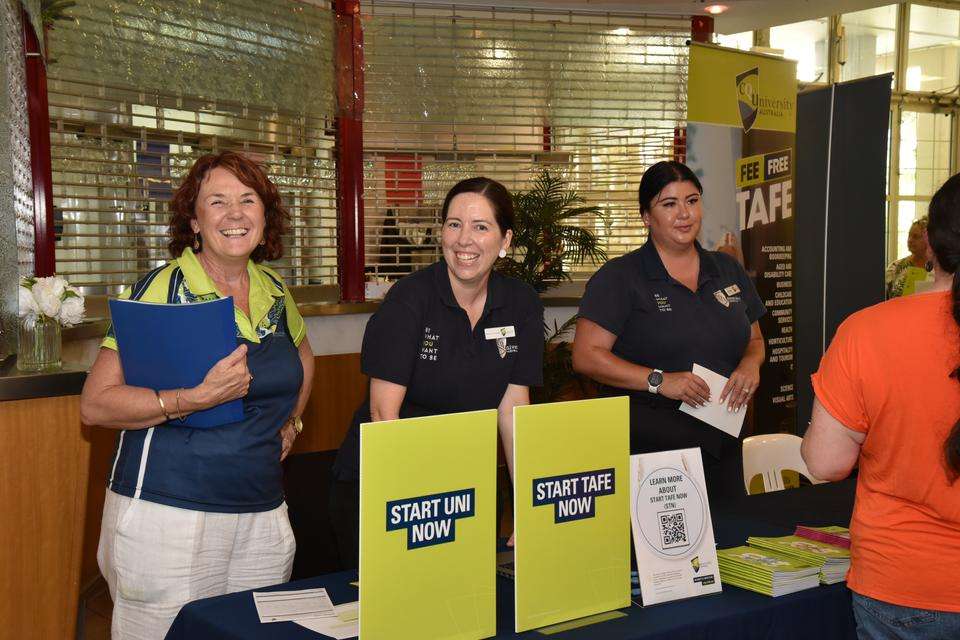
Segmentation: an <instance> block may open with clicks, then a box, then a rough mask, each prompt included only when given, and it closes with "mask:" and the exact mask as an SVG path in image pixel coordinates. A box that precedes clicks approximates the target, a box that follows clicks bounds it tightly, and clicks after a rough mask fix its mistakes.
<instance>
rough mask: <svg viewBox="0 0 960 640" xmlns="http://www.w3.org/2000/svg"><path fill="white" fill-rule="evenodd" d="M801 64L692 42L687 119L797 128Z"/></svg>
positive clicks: (748, 126) (749, 126)
mask: <svg viewBox="0 0 960 640" xmlns="http://www.w3.org/2000/svg"><path fill="white" fill-rule="evenodd" d="M796 65H797V63H796V62H794V61H792V60H784V59H781V58H777V57H774V56H769V55H764V54H750V53H749V52H744V51H739V50H731V49H723V48H721V47H715V46H710V45H704V44H699V43H692V44H691V45H690V67H689V69H690V75H689V78H688V80H687V120H688V121H689V122H711V123H715V124H724V125H729V126H731V127H737V128H740V129H743V131H750V130H752V129H763V130H766V131H786V132H794V131H796V130H797V81H796V77H797V75H796Z"/></svg>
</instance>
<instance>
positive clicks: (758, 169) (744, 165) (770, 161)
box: [737, 149, 793, 189]
mask: <svg viewBox="0 0 960 640" xmlns="http://www.w3.org/2000/svg"><path fill="white" fill-rule="evenodd" d="M792 174H793V150H792V149H783V150H782V151H771V152H770V153H763V154H760V155H756V156H748V157H746V158H740V159H739V160H737V188H739V189H743V188H744V187H752V186H754V185H758V184H761V183H763V182H771V181H773V180H777V179H779V178H789V177H791V175H792Z"/></svg>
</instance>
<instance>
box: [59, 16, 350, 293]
mask: <svg viewBox="0 0 960 640" xmlns="http://www.w3.org/2000/svg"><path fill="white" fill-rule="evenodd" d="M69 13H70V14H71V15H72V16H73V17H75V21H73V22H70V23H57V26H56V29H55V30H53V31H51V32H50V35H49V50H50V51H49V55H50V56H51V57H52V60H51V61H50V63H49V66H48V74H49V102H50V118H51V122H50V126H51V154H52V162H53V183H54V205H55V209H56V211H55V215H56V218H57V236H56V237H57V240H56V257H57V271H58V273H60V274H62V275H65V276H67V277H68V278H69V279H70V281H71V282H73V283H75V284H77V285H82V286H83V287H84V288H85V289H86V291H87V292H90V293H115V292H117V291H118V290H120V289H121V288H122V287H123V286H125V285H129V284H130V283H132V282H134V281H135V280H136V278H137V277H138V275H142V274H143V273H145V272H146V271H148V270H149V269H152V268H153V267H155V266H158V265H160V264H163V263H164V261H166V260H167V259H168V254H167V250H166V242H167V235H166V229H167V224H168V222H169V219H170V215H171V211H170V209H169V200H170V197H171V195H172V193H173V190H174V189H175V188H176V186H177V184H178V180H179V179H180V178H181V177H182V176H183V175H184V174H185V173H186V171H187V170H188V169H189V167H190V166H191V165H192V163H193V161H194V160H195V159H196V158H197V157H198V156H200V155H202V154H204V153H209V152H216V151H220V150H225V149H233V150H238V151H242V152H245V153H247V154H248V155H250V156H251V157H253V158H255V159H257V160H258V161H260V162H261V163H262V164H263V165H264V167H265V168H266V169H267V171H268V173H269V175H270V176H271V179H272V180H273V181H274V182H275V183H276V184H277V186H278V188H279V189H280V191H281V193H282V195H283V200H284V203H285V204H286V205H287V207H288V209H289V211H290V213H291V216H292V224H291V229H290V233H289V235H288V236H287V237H286V238H285V249H286V252H285V256H284V258H282V259H281V260H279V261H277V262H276V263H275V264H274V265H273V266H274V267H276V268H277V269H278V270H279V271H280V272H281V274H282V275H283V276H284V278H286V279H287V282H288V284H331V283H334V282H335V281H336V261H337V260H336V198H335V183H334V173H335V167H334V158H333V146H334V145H333V133H334V132H333V118H332V115H333V113H334V107H333V100H334V92H333V16H332V14H331V11H330V10H329V8H326V7H319V6H316V5H311V4H304V3H300V2H295V1H293V0H221V1H219V2H189V3H188V2H165V1H163V0H88V1H86V2H82V3H78V4H77V6H75V7H73V8H71V9H70V12H69Z"/></svg>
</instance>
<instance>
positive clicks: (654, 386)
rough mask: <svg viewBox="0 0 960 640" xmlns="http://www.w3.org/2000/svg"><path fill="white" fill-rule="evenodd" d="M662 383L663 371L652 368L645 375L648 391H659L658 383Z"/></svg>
mask: <svg viewBox="0 0 960 640" xmlns="http://www.w3.org/2000/svg"><path fill="white" fill-rule="evenodd" d="M662 384H663V371H661V370H660V369H654V370H653V371H651V372H650V375H648V376H647V391H649V392H650V393H660V385H662Z"/></svg>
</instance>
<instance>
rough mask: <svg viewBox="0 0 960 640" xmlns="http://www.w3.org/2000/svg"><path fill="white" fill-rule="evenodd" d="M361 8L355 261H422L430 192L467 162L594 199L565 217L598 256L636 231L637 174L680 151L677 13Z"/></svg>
mask: <svg viewBox="0 0 960 640" xmlns="http://www.w3.org/2000/svg"><path fill="white" fill-rule="evenodd" d="M363 8H364V10H365V12H366V13H365V16H364V18H365V19H364V42H365V58H366V73H365V89H366V105H365V113H364V160H365V176H364V180H365V184H364V186H365V192H364V197H365V220H366V234H367V235H366V260H367V271H368V275H373V276H376V277H384V278H388V279H389V278H393V277H396V276H399V275H402V274H404V273H408V272H410V271H411V270H413V269H416V268H418V267H420V266H422V265H423V264H425V263H428V262H431V261H433V260H435V259H436V257H437V255H438V247H437V239H438V233H439V220H438V213H439V207H440V204H441V203H442V199H443V196H444V195H445V193H446V191H447V190H448V189H449V188H450V187H451V186H452V185H453V184H454V183H455V182H456V181H457V180H459V179H462V178H464V177H469V176H474V175H486V176H489V177H491V178H495V179H498V180H500V181H502V182H503V183H504V184H506V185H507V187H508V188H510V189H511V190H513V191H517V190H524V189H527V188H529V186H530V185H531V183H532V182H533V180H534V178H535V177H536V175H537V174H538V172H540V171H543V170H549V171H551V172H553V173H554V174H557V175H561V176H562V177H563V178H565V180H566V181H567V183H568V186H569V188H571V189H574V190H576V191H577V192H579V193H580V195H581V196H582V197H583V198H584V199H585V200H586V202H587V203H588V204H590V205H596V206H598V207H600V209H601V210H602V211H603V212H604V214H605V215H604V216H602V217H601V216H594V217H589V218H584V219H580V220H579V221H578V224H580V225H583V226H586V227H589V228H590V229H592V230H593V231H594V232H595V233H596V234H598V235H599V236H600V238H601V240H602V245H603V247H604V248H605V249H606V251H607V252H608V255H609V256H611V257H612V256H616V255H620V254H622V253H625V252H627V251H630V250H632V249H633V248H635V247H637V246H638V245H639V244H640V243H641V242H642V240H643V237H644V235H645V231H644V230H643V228H642V225H641V222H640V217H639V214H638V212H637V198H636V193H637V186H638V184H639V180H640V176H641V175H642V173H643V171H644V170H645V169H646V167H648V166H649V165H650V164H652V163H654V162H656V161H658V160H663V159H669V158H672V157H674V156H675V154H677V153H678V138H679V136H680V134H681V132H682V129H681V127H682V126H683V124H684V122H685V118H686V106H685V105H686V70H687V51H686V46H685V43H686V40H687V39H688V38H689V32H690V23H689V19H687V18H680V17H653V16H638V15H613V14H602V15H600V14H585V13H572V12H563V13H551V12H545V11H531V10H523V11H504V10H502V9H497V10H493V9H489V10H479V9H470V8H466V7H463V6H457V7H455V8H454V7H443V6H438V5H433V4H428V5H418V4H397V3H389V2H368V3H364V5H363ZM681 152H682V151H681ZM595 268H596V267H595V266H594V265H589V264H588V265H584V266H580V267H576V266H572V265H571V266H570V267H569V272H571V274H572V275H573V276H574V278H575V279H582V278H585V277H587V276H588V275H589V274H590V273H592V272H593V271H594V270H595Z"/></svg>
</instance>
